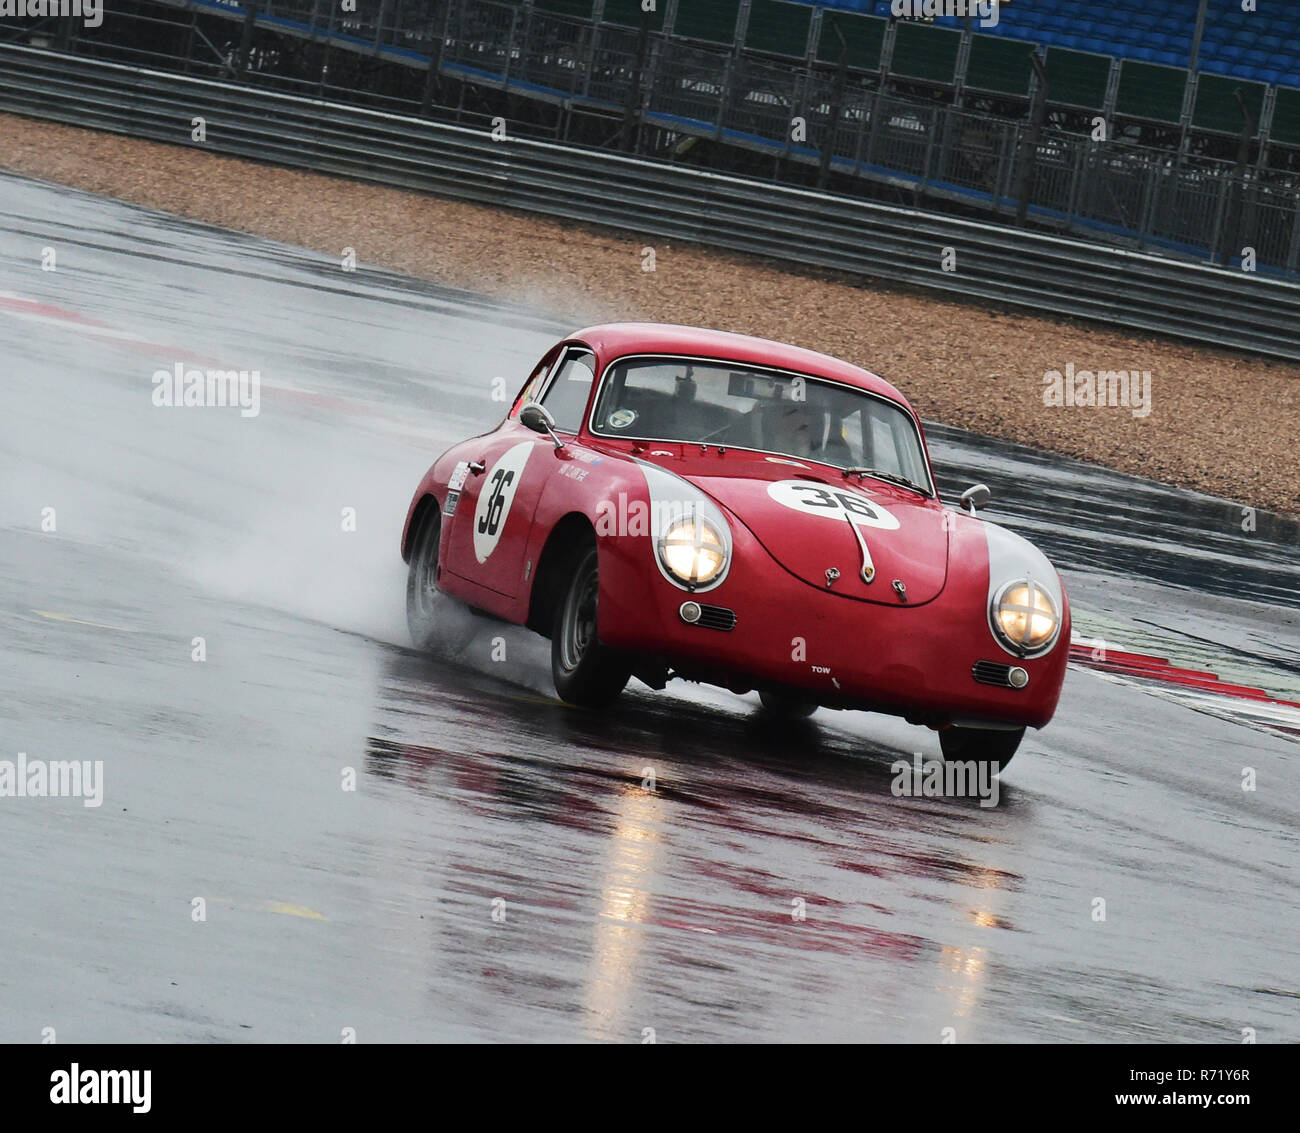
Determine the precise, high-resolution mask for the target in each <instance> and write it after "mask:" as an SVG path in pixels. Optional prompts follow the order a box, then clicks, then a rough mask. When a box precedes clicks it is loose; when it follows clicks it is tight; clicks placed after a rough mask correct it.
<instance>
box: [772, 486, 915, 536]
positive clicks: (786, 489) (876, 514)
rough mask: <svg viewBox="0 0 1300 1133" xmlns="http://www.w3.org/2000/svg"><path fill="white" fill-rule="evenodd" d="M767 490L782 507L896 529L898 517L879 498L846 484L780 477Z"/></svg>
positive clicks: (838, 519)
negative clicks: (878, 500)
mask: <svg viewBox="0 0 1300 1133" xmlns="http://www.w3.org/2000/svg"><path fill="white" fill-rule="evenodd" d="M767 494H768V495H769V496H771V497H772V499H774V500H775V501H776V502H777V503H779V504H780V505H781V506H782V507H788V508H791V509H793V510H794V511H801V512H803V513H804V515H820V516H822V517H824V518H826V519H833V520H835V521H837V522H839V523H843V522H844V520H845V518H848V519H850V520H852V521H853V522H854V523H859V524H861V525H862V526H864V527H879V528H881V529H883V530H885V531H896V530H897V529H898V519H897V517H896V516H894V515H893V514H892V513H891V512H888V511H886V510H885V509H884V508H883V507H881V506H880V505H879V504H878V503H876V502H875V500H869V499H867V497H866V496H863V495H860V494H859V493H857V492H850V491H848V490H846V489H844V488H832V487H831V486H830V485H829V484H814V483H813V482H812V481H811V480H778V481H777V482H776V483H775V484H769V485H768V486H767Z"/></svg>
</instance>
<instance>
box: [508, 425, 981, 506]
mask: <svg viewBox="0 0 1300 1133" xmlns="http://www.w3.org/2000/svg"><path fill="white" fill-rule="evenodd" d="M520 416H521V417H522V416H523V414H522V413H521V414H520ZM992 498H993V496H992V493H990V492H989V490H988V487H987V485H984V484H972V485H971V486H970V487H969V488H967V489H966V490H965V491H964V492H962V494H961V509H962V511H965V512H969V513H970V514H971V515H974V514H975V509H976V508H980V507H987V506H988V502H989V500H991V499H992Z"/></svg>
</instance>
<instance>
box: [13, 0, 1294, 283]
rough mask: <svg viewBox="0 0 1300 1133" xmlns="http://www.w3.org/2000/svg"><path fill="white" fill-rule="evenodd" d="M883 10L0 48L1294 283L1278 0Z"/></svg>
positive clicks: (516, 15)
mask: <svg viewBox="0 0 1300 1133" xmlns="http://www.w3.org/2000/svg"><path fill="white" fill-rule="evenodd" d="M1252 6H1253V7H1254V9H1256V10H1253V11H1252V10H1249V8H1250V7H1252ZM894 7H895V5H894V4H893V3H891V0H818V2H811V0H244V3H243V4H236V3H233V2H226V0H106V2H105V18H104V20H103V23H102V25H101V26H100V27H99V28H97V29H93V30H92V29H86V28H84V27H79V26H77V25H76V24H75V23H74V22H72V21H31V20H26V21H24V20H14V19H8V20H4V19H0V40H18V41H22V42H31V43H36V44H38V45H45V46H51V47H54V48H56V49H59V50H69V51H76V52H79V53H85V54H91V55H96V56H99V57H103V58H109V59H114V60H116V61H120V62H130V63H135V64H139V65H144V66H151V67H156V68H162V69H169V70H175V69H181V70H184V71H186V72H188V73H193V74H198V75H208V76H218V77H224V78H226V79H228V80H230V81H236V82H249V83H255V84H258V85H266V86H272V87H275V88H277V89H282V90H286V91H291V92H294V93H307V94H311V95H315V96H319V97H324V98H329V99H333V100H336V101H346V102H354V103H361V104H365V105H371V106H377V107H382V108H387V109H391V110H394V111H397V112H401V113H418V114H423V115H427V116H432V117H436V118H440V119H444V120H452V121H459V122H463V123H466V124H473V125H486V124H488V123H490V122H491V121H492V120H493V119H495V118H498V117H504V118H505V119H506V120H507V121H508V122H509V123H510V125H511V128H512V129H513V130H515V131H516V132H517V133H519V134H523V135H531V136H535V137H541V138H548V139H551V140H556V141H563V142H567V143H569V144H576V145H583V146H595V147H610V148H619V149H622V150H624V151H627V152H633V153H638V154H640V155H642V156H646V157H651V158H657V159H661V160H665V161H673V162H683V163H691V164H696V165H703V166H707V167H711V168H716V169H720V170H725V171H728V172H733V173H738V174H741V175H744V176H751V177H761V178H765V179H774V180H779V181H784V182H788V183H793V184H802V185H808V186H816V187H819V188H822V189H824V190H825V191H828V192H833V193H842V194H850V195H856V196H867V197H871V198H874V199H880V200H887V201H891V202H895V203H898V202H902V203H906V204H909V205H912V206H915V207H919V208H926V209H933V210H936V211H941V212H947V213H950V214H951V213H958V214H960V215H963V216H971V217H996V218H1000V219H1003V220H1008V219H1011V220H1014V221H1015V222H1017V223H1020V224H1023V225H1028V226H1034V227H1040V228H1043V229H1045V230H1054V231H1064V232H1069V233H1072V234H1075V235H1079V236H1083V237H1086V238H1090V239H1095V240H1098V241H1101V242H1107V243H1111V244H1115V245H1118V246H1128V247H1136V248H1142V249H1146V250H1154V251H1158V252H1162V253H1164V254H1168V255H1174V256H1183V257H1188V258H1198V259H1201V260H1205V261H1208V262H1212V263H1219V264H1239V265H1244V266H1252V267H1255V268H1257V269H1258V270H1261V271H1267V272H1275V273H1278V274H1283V275H1288V276H1296V275H1298V274H1300V213H1298V211H1297V210H1298V208H1300V0H1257V2H1254V3H1253V4H1252V2H1251V0H1247V6H1246V7H1243V3H1242V0H1160V3H1158V4H1153V5H1150V6H1144V7H1141V8H1138V7H1135V6H1134V5H1132V4H1131V3H1128V2H1126V0H1003V3H1001V4H1000V5H998V6H997V9H996V13H995V14H996V19H995V20H993V21H989V20H981V19H980V18H978V16H972V15H967V16H956V15H942V14H940V15H937V16H935V17H934V18H932V19H929V18H926V19H912V18H898V17H896V16H895V15H894V12H893V9H894ZM908 7H909V9H916V8H918V7H919V5H916V4H909V5H908ZM972 7H973V5H972Z"/></svg>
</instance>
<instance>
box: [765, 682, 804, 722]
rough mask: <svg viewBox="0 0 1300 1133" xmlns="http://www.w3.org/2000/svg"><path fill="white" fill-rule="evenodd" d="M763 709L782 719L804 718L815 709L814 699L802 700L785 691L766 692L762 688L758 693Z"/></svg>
mask: <svg viewBox="0 0 1300 1133" xmlns="http://www.w3.org/2000/svg"><path fill="white" fill-rule="evenodd" d="M758 699H759V700H760V701H761V702H762V705H763V709H764V711H766V712H770V713H771V714H772V715H773V716H779V717H780V718H781V719H783V720H806V719H807V718H808V717H809V716H811V715H812V714H813V713H814V712H816V711H817V702H816V701H815V700H804V699H803V698H802V697H798V696H791V695H790V694H789V693H785V692H768V691H767V690H766V689H763V690H761V691H760V692H759V694H758Z"/></svg>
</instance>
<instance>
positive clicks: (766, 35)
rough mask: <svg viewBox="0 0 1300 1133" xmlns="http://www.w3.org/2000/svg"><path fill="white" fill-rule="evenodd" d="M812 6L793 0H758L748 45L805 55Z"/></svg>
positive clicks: (775, 52) (749, 29) (755, 48)
mask: <svg viewBox="0 0 1300 1133" xmlns="http://www.w3.org/2000/svg"><path fill="white" fill-rule="evenodd" d="M811 23H812V9H811V8H810V7H808V5H807V4H792V3H790V2H789V0H754V6H753V7H752V8H751V9H750V11H749V27H748V28H747V29H746V31H745V46H746V47H752V48H753V49H754V50H755V51H768V52H771V53H772V54H775V55H793V56H795V57H796V58H799V59H802V58H803V57H804V55H805V54H806V53H807V51H808V26H809V24H811Z"/></svg>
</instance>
